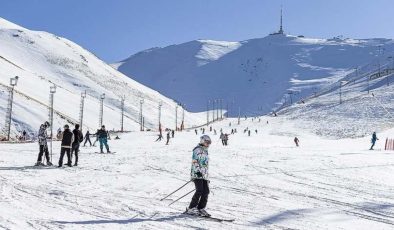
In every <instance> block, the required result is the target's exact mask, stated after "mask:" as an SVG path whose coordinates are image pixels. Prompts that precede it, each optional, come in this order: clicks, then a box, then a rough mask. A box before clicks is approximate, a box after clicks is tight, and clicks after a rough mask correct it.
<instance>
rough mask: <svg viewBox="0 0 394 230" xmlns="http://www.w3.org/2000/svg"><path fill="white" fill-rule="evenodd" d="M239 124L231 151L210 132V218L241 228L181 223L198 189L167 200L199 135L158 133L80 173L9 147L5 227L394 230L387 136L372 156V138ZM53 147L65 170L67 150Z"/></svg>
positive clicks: (128, 142)
mask: <svg viewBox="0 0 394 230" xmlns="http://www.w3.org/2000/svg"><path fill="white" fill-rule="evenodd" d="M267 119H268V120H269V124H266V120H267ZM230 121H231V122H232V123H233V125H232V126H231V127H229V122H230ZM234 124H236V120H225V121H223V122H220V123H219V124H216V125H214V128H215V129H216V130H217V131H218V134H219V130H220V128H223V130H224V131H225V132H227V133H229V130H231V128H237V130H238V133H237V134H234V135H230V140H229V146H226V147H224V146H221V143H220V141H219V135H216V136H215V135H213V133H210V132H208V134H209V135H210V136H211V137H212V139H213V144H212V146H211V148H210V150H209V154H210V178H211V183H210V188H211V194H210V196H209V201H208V207H207V210H208V211H209V212H210V213H211V214H212V215H213V216H215V217H223V218H234V219H235V221H234V222H232V223H228V222H222V223H219V222H214V221H209V220H204V219H201V218H195V217H190V216H187V215H182V212H183V211H184V209H185V207H186V206H187V205H188V204H189V201H190V199H191V195H190V196H187V197H185V198H183V199H181V200H180V201H179V202H177V203H175V204H173V205H171V206H168V204H169V203H171V202H172V201H173V200H175V199H177V198H178V197H180V196H182V195H184V194H186V193H187V192H189V191H191V190H193V189H194V186H193V184H192V183H190V184H189V185H187V186H186V187H185V188H183V189H182V190H180V191H179V192H177V193H175V194H174V195H173V196H170V197H169V198H167V199H165V200H164V201H160V199H161V198H163V197H165V196H166V195H167V194H169V193H170V192H172V191H174V190H175V189H177V188H178V187H180V186H181V185H183V184H184V183H185V182H187V181H188V180H189V172H190V161H191V150H192V149H193V147H194V146H195V145H196V144H197V143H198V140H199V136H200V133H201V132H200V131H199V135H195V133H194V131H190V132H183V133H176V134H175V138H174V139H171V141H170V145H168V146H166V145H165V142H164V141H162V142H154V140H155V139H156V138H157V136H156V134H155V133H149V132H146V133H140V132H134V133H128V134H123V135H121V136H120V137H121V139H120V140H111V141H110V143H109V144H110V147H111V150H112V151H116V154H96V153H94V152H97V147H96V148H93V147H92V148H90V147H86V148H83V147H82V149H81V153H80V162H79V165H80V166H78V167H72V168H67V167H65V168H61V169H58V168H55V167H53V168H49V167H48V168H45V167H43V168H34V167H32V165H33V164H34V163H35V161H36V157H37V147H38V146H37V143H29V144H2V145H0V148H1V152H0V181H1V182H0V207H1V208H0V228H3V229H393V228H394V202H393V200H394V181H393V180H392V175H393V174H394V153H393V152H385V151H382V150H379V149H380V148H382V146H383V145H384V143H383V142H384V141H383V139H384V138H383V136H382V137H381V141H380V142H378V145H377V146H376V149H378V150H375V151H369V150H368V148H369V138H362V139H343V140H327V139H323V138H320V137H316V136H313V135H310V134H306V133H302V132H300V131H299V130H296V129H294V126H293V125H292V124H291V123H290V122H287V121H286V120H285V119H282V118H265V117H264V118H262V121H261V122H257V121H256V120H255V121H253V122H252V121H251V120H250V119H248V120H247V121H243V120H242V123H241V125H240V126H238V125H234ZM246 127H249V128H250V129H251V130H252V134H251V136H250V137H248V136H247V133H243V129H245V128H246ZM255 129H258V134H256V133H255V132H254V130H255ZM378 135H379V133H378ZM294 136H298V137H299V139H300V144H301V146H300V147H299V148H296V147H295V146H294V143H293V138H294ZM54 146H55V148H54V163H55V164H57V161H58V157H59V147H60V146H59V142H54Z"/></svg>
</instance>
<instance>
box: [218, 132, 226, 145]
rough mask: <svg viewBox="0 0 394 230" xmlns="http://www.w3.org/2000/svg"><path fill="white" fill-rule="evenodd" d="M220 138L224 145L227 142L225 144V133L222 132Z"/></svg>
mask: <svg viewBox="0 0 394 230" xmlns="http://www.w3.org/2000/svg"><path fill="white" fill-rule="evenodd" d="M219 139H220V140H221V141H222V145H223V146H224V145H225V144H224V134H223V133H220V137H219Z"/></svg>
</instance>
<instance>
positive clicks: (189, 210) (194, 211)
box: [185, 208, 200, 216]
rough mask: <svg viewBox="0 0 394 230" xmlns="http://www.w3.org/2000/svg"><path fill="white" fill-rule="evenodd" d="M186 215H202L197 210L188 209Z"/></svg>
mask: <svg viewBox="0 0 394 230" xmlns="http://www.w3.org/2000/svg"><path fill="white" fill-rule="evenodd" d="M185 214H188V215H195V216H197V215H200V214H199V212H198V209H197V208H186V211H185Z"/></svg>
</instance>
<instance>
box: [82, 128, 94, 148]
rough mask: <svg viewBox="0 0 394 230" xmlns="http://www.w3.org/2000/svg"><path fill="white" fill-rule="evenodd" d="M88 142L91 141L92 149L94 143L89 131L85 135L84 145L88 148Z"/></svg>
mask: <svg viewBox="0 0 394 230" xmlns="http://www.w3.org/2000/svg"><path fill="white" fill-rule="evenodd" d="M88 141H89V144H90V147H92V142H91V141H90V132H89V130H88V131H86V134H85V143H84V144H83V146H84V147H85V146H86V143H87V142H88Z"/></svg>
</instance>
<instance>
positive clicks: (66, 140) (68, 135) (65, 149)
mask: <svg viewBox="0 0 394 230" xmlns="http://www.w3.org/2000/svg"><path fill="white" fill-rule="evenodd" d="M59 136H60V139H61V140H62V145H61V149H60V158H59V165H58V167H59V168H60V167H62V166H63V158H64V154H67V164H66V165H67V166H69V167H72V165H71V149H72V143H73V142H74V134H73V133H72V132H71V131H70V128H69V126H68V125H65V126H64V131H63V132H62V133H61V134H60V135H59Z"/></svg>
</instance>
